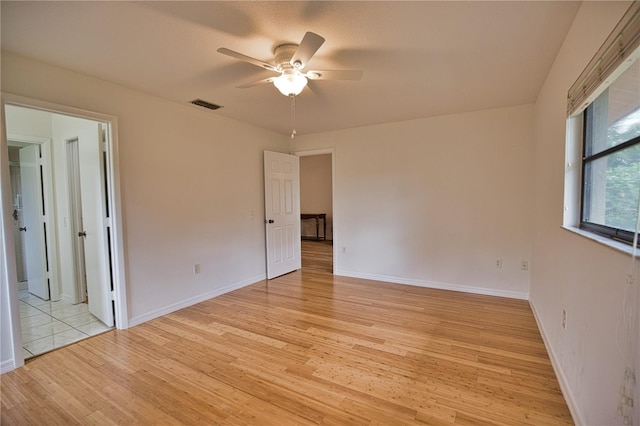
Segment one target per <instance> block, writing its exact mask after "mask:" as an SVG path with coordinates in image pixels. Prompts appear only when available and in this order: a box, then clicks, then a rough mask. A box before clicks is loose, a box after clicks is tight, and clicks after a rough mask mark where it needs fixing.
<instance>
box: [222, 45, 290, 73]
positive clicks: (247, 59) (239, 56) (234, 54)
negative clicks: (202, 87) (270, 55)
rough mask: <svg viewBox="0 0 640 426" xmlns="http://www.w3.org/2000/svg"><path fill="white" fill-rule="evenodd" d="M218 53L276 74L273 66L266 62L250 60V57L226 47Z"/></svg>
mask: <svg viewBox="0 0 640 426" xmlns="http://www.w3.org/2000/svg"><path fill="white" fill-rule="evenodd" d="M218 53H222V54H223V55H227V56H231V57H232V58H236V59H240V60H241V61H244V62H248V63H250V64H253V65H256V66H258V67H260V68H264V69H266V70H269V71H273V72H278V70H277V69H276V67H275V66H274V65H271V64H268V63H266V62H262V61H261V60H259V59H255V58H252V57H251V56H247V55H243V54H242V53H238V52H236V51H234V50H231V49H227V48H226V47H221V48H219V49H218Z"/></svg>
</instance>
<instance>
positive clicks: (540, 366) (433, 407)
mask: <svg viewBox="0 0 640 426" xmlns="http://www.w3.org/2000/svg"><path fill="white" fill-rule="evenodd" d="M314 247H315V248H314ZM327 248H328V249H329V251H328V252H327ZM315 250H318V251H320V252H321V253H322V252H323V253H325V255H324V257H325V260H324V261H323V260H316V261H313V260H311V261H310V263H307V262H304V263H303V264H306V265H307V266H306V267H303V270H302V271H298V272H295V273H292V274H289V275H286V276H283V277H280V278H277V279H275V280H271V281H269V282H260V283H257V284H254V285H251V286H248V287H245V288H243V289H240V290H237V291H234V292H232V293H228V294H226V295H223V296H220V297H217V298H215V299H211V300H208V301H206V302H203V303H199V304H197V305H195V306H192V307H189V308H186V309H183V310H180V311H178V312H175V313H172V314H169V315H166V316H164V317H161V318H158V319H155V320H152V321H149V322H147V323H145V324H142V325H139V326H137V327H133V328H131V329H129V330H124V331H119V330H118V331H110V332H107V333H105V334H102V335H99V336H96V337H92V338H89V339H87V340H84V341H82V342H80V343H76V344H73V345H70V346H67V347H65V348H62V349H59V350H56V351H54V352H51V353H48V354H45V355H43V356H40V357H37V358H34V359H33V360H31V361H29V362H28V363H27V364H26V366H25V367H23V368H20V369H18V370H15V371H12V372H9V373H6V374H4V375H2V378H1V379H2V384H1V391H2V395H1V399H2V407H1V408H2V410H1V421H2V424H3V425H13V424H20V425H24V424H64V425H69V424H100V425H102V424H144V425H148V424H154V425H155V424H162V425H164V424H193V425H201V424H202V425H209V424H229V425H294V424H295V425H305V424H327V425H347V424H348V425H369V424H376V425H400V424H433V425H451V424H455V425H471V424H474V425H476V424H495V425H526V424H529V425H561V424H572V421H571V417H570V414H569V411H568V409H567V406H566V404H565V401H564V399H563V397H562V394H561V392H560V389H559V386H558V382H557V380H556V377H555V375H554V373H553V369H552V367H551V364H550V362H549V357H548V356H547V353H546V351H545V348H544V345H543V343H542V340H541V337H540V334H539V332H538V329H537V327H536V323H535V321H534V318H533V315H532V313H531V310H530V308H529V305H528V303H527V302H525V301H520V300H511V299H503V298H496V297H488V296H480V295H472V294H465V293H456V292H448V291H442V290H433V289H426V288H418V287H410V286H402V285H395V284H388V283H382V282H375V281H366V280H360V279H352V278H344V277H333V276H332V275H331V274H329V273H326V272H323V271H322V269H323V268H324V270H325V271H326V270H327V268H329V269H330V264H327V262H330V260H331V259H330V256H328V260H327V253H330V245H329V244H325V245H322V244H321V243H319V244H317V245H315V246H313V245H312V246H310V245H309V242H305V243H304V251H306V252H307V255H308V254H309V253H313V252H314V251H315ZM320 257H322V256H320ZM307 260H308V259H307Z"/></svg>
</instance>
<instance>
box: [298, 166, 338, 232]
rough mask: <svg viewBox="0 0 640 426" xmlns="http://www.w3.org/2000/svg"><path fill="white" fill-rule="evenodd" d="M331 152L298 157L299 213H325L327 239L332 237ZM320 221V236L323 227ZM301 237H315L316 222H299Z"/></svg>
mask: <svg viewBox="0 0 640 426" xmlns="http://www.w3.org/2000/svg"><path fill="white" fill-rule="evenodd" d="M331 162H332V159H331V154H320V155H307V156H303V157H300V213H326V214H327V239H328V240H331V239H332V238H333V213H332V212H333V199H332V197H333V195H332V188H331V185H332V177H331V175H332V170H331ZM323 226H324V225H323V223H322V221H320V230H319V233H320V238H322V236H323V235H324V227H323ZM300 228H301V234H302V236H303V237H312V238H315V237H316V222H315V221H314V220H304V221H302V223H301V224H300Z"/></svg>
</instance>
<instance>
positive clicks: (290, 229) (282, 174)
mask: <svg viewBox="0 0 640 426" xmlns="http://www.w3.org/2000/svg"><path fill="white" fill-rule="evenodd" d="M264 199H265V203H264V204H265V226H266V238H267V241H266V248H267V278H268V279H271V278H274V277H278V276H280V275H284V274H286V273H289V272H292V271H295V270H296V269H300V267H301V265H302V264H301V258H300V161H299V158H298V157H297V156H295V155H288V154H281V153H279V152H271V151H265V152H264Z"/></svg>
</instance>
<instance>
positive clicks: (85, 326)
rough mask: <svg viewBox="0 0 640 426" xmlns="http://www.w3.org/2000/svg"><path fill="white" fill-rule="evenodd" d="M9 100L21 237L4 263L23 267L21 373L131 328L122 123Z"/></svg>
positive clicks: (19, 281)
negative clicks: (74, 346)
mask: <svg viewBox="0 0 640 426" xmlns="http://www.w3.org/2000/svg"><path fill="white" fill-rule="evenodd" d="M3 98H4V99H3V104H2V106H3V118H4V119H5V122H6V125H5V128H6V134H3V135H2V136H3V138H2V139H3V141H2V142H3V145H4V147H3V149H5V150H7V151H5V152H8V156H7V158H8V160H9V161H8V163H9V164H8V165H9V173H8V176H7V175H5V174H3V178H5V177H8V178H9V180H10V188H11V191H10V196H11V200H10V203H11V206H10V211H11V212H12V214H11V216H12V219H13V222H14V232H13V233H11V235H8V234H9V233H8V232H5V233H3V237H4V239H5V243H6V246H7V247H8V248H13V253H6V257H5V259H4V261H5V262H6V264H7V265H9V264H11V263H14V265H12V266H15V269H14V268H9V267H8V268H7V269H12V270H11V271H9V274H8V275H9V279H8V281H9V282H8V283H6V285H7V286H8V287H9V288H7V289H6V290H7V294H9V296H10V297H9V299H10V308H11V309H10V310H11V318H12V320H15V321H12V327H11V328H12V334H13V343H14V351H13V352H14V368H15V367H19V366H20V365H22V363H23V361H24V359H26V358H29V357H31V356H34V355H39V354H41V353H44V352H48V351H49V350H52V349H55V348H57V347H60V346H64V345H67V344H69V343H73V342H75V341H78V340H81V339H83V338H87V337H89V336H92V335H95V334H98V333H101V332H104V331H107V330H110V329H112V328H113V327H114V326H117V327H118V328H126V327H127V321H126V312H125V309H126V303H125V299H124V273H123V269H122V259H123V255H122V235H121V230H120V226H119V224H120V223H121V221H120V209H119V205H120V203H119V191H118V185H117V182H118V170H117V162H116V160H117V158H115V156H114V148H115V145H116V143H117V140H116V138H115V134H114V128H115V125H116V122H115V118H113V117H107V116H102V115H100V114H94V113H87V112H84V111H82V112H78V111H76V110H72V109H70V108H67V107H59V106H52V105H50V104H46V103H43V102H39V101H33V100H28V101H27V102H24V100H23V99H19V101H17V102H12V101H11V100H9V101H8V100H7V99H6V98H7V96H6V95H3ZM12 98H13V97H12ZM15 98H18V97H15ZM25 103H28V104H29V105H25ZM3 166H4V165H3ZM2 189H3V193H5V191H6V193H9V191H7V187H6V186H4V184H3V188H2ZM7 198H8V197H5V196H4V195H3V200H2V201H3V211H5V212H6V210H7V209H6V208H4V206H5V204H7V201H8V200H7ZM29 216H31V219H29ZM4 226H5V229H7V221H6V220H5V221H4ZM16 229H17V231H16ZM29 238H30V239H31V240H33V241H40V246H39V245H37V244H35V245H34V243H33V241H31V242H30V241H29ZM7 251H9V250H7ZM14 258H15V261H14ZM43 283H44V284H43ZM3 284H5V283H3ZM4 291H5V289H3V292H4ZM18 334H19V336H18ZM20 337H21V338H20Z"/></svg>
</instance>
